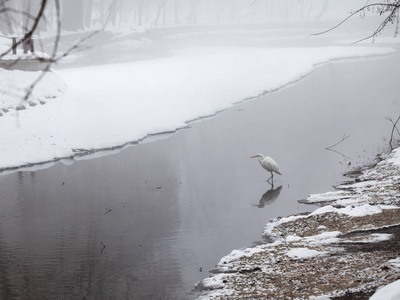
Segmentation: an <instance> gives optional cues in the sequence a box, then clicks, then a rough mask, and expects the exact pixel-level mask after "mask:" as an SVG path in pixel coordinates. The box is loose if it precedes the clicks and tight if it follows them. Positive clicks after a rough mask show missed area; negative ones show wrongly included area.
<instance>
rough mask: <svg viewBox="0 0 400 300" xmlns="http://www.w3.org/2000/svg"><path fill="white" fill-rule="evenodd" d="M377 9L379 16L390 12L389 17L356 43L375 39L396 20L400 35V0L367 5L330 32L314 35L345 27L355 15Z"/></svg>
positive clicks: (396, 31) (396, 32) (318, 33)
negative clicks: (399, 13)
mask: <svg viewBox="0 0 400 300" xmlns="http://www.w3.org/2000/svg"><path fill="white" fill-rule="evenodd" d="M375 8H376V9H377V13H378V14H379V15H382V14H384V13H386V12H390V13H389V15H388V16H387V17H386V18H385V19H384V20H383V21H382V23H381V24H380V25H379V26H378V28H377V29H376V30H375V31H374V32H373V33H372V34H371V35H369V36H367V37H365V38H363V39H361V40H359V41H357V42H355V43H358V42H361V41H364V40H367V39H370V38H374V37H376V36H377V35H378V34H380V33H381V32H382V31H383V29H384V28H385V27H386V26H387V25H388V24H389V23H394V21H395V20H396V30H395V35H397V34H398V27H399V23H398V22H399V15H398V12H399V9H400V0H396V2H395V3H382V2H381V3H372V4H368V5H365V6H363V7H361V8H360V9H358V10H356V11H355V12H352V13H351V14H350V15H349V16H348V17H346V18H345V19H344V20H343V21H341V22H339V23H338V24H337V25H335V26H333V27H331V28H330V29H328V30H325V31H321V32H317V33H313V34H312V35H321V34H325V33H328V32H330V31H332V30H334V29H336V28H338V27H339V26H341V25H343V24H344V23H345V22H347V21H348V20H349V19H350V18H352V17H354V16H355V15H357V14H359V13H363V12H365V11H366V10H370V9H375Z"/></svg>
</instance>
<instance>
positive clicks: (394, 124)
mask: <svg viewBox="0 0 400 300" xmlns="http://www.w3.org/2000/svg"><path fill="white" fill-rule="evenodd" d="M385 119H386V120H388V121H390V122H391V123H392V124H393V127H392V132H391V134H390V141H389V146H390V149H391V150H393V146H392V142H393V133H394V131H395V130H396V131H397V134H398V135H399V136H400V131H399V129H398V128H397V123H398V122H399V121H400V116H399V117H398V118H397V120H396V122H393V120H392V118H390V117H386V118H385Z"/></svg>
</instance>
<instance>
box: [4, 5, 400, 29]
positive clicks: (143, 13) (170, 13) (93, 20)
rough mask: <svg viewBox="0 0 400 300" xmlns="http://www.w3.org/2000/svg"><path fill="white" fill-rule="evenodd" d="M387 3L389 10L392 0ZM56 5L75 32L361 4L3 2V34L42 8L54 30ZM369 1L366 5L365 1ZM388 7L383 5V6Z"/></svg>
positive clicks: (43, 25)
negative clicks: (57, 3)
mask: <svg viewBox="0 0 400 300" xmlns="http://www.w3.org/2000/svg"><path fill="white" fill-rule="evenodd" d="M385 1H386V2H387V4H386V8H388V9H390V8H391V7H390V5H391V4H392V2H397V1H390V0H385ZM56 2H59V6H60V13H61V21H62V22H61V27H62V29H63V30H68V31H77V30H83V29H93V28H98V27H99V26H100V27H101V26H104V25H105V24H106V25H107V26H113V27H129V28H134V27H136V26H147V27H154V26H171V25H182V24H198V23H208V24H219V23H236V22H243V21H257V20H280V21H284V20H288V19H293V18H297V19H302V18H303V19H306V18H313V19H315V18H319V17H321V15H323V14H324V13H326V12H329V11H331V10H334V9H335V8H341V9H342V11H344V12H347V11H348V7H349V5H350V6H351V4H349V3H350V2H352V5H353V6H354V3H355V2H360V3H361V2H363V1H361V0H357V1H354V0H352V1H350V2H349V1H348V0H0V33H1V34H3V35H10V34H22V33H23V32H26V31H27V30H28V27H29V26H30V25H32V23H33V22H34V20H35V17H36V16H37V13H38V11H39V10H40V7H42V6H43V4H45V10H44V13H43V15H41V21H40V23H39V24H38V27H37V30H38V31H46V30H51V29H53V28H55V27H56ZM364 2H365V1H364ZM383 7H384V6H383Z"/></svg>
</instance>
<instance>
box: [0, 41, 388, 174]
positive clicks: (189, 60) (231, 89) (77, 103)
mask: <svg viewBox="0 0 400 300" xmlns="http://www.w3.org/2000/svg"><path fill="white" fill-rule="evenodd" d="M394 51H395V50H393V49H392V48H380V47H320V48H317V47H315V48H256V47H220V48H217V47H215V48H196V49H187V50H181V51H177V52H175V53H174V55H172V56H170V57H166V58H160V59H152V60H146V61H138V62H132V63H124V64H113V65H103V66H96V67H86V68H76V69H68V70H63V71H59V72H57V74H54V73H50V74H47V75H46V77H45V80H44V81H43V83H42V84H41V86H39V87H38V88H37V89H36V90H35V93H36V94H34V95H33V96H32V99H31V101H32V102H34V104H36V103H37V102H39V103H41V101H39V100H38V99H40V97H41V95H39V94H42V95H47V94H48V95H52V96H51V98H52V97H53V96H57V98H56V99H52V100H51V101H47V102H46V104H45V105H36V106H35V107H28V106H27V108H28V109H26V110H22V111H19V112H18V113H17V112H15V111H14V110H13V108H15V106H16V105H12V104H10V103H12V102H13V103H18V100H19V97H20V96H21V89H18V88H12V87H11V86H10V82H13V83H15V82H17V81H16V80H15V78H24V75H22V74H21V73H17V72H18V71H0V93H2V94H1V98H2V100H1V102H0V105H4V106H3V107H0V108H8V109H11V111H9V112H7V113H5V114H3V116H1V117H0V127H1V128H4V129H6V130H3V131H2V144H1V147H0V169H6V168H13V167H18V166H29V165H31V164H34V163H43V162H49V161H57V160H59V159H62V158H73V157H74V156H75V155H76V154H77V153H82V151H83V152H86V151H87V152H93V151H96V150H102V149H111V148H115V147H118V146H123V145H126V144H127V143H130V142H135V141H139V140H141V139H143V138H145V137H146V136H148V135H150V134H157V133H163V132H171V131H175V130H177V129H179V128H183V127H185V126H187V122H189V121H191V120H194V119H197V118H200V117H205V116H209V115H213V114H215V113H217V112H219V111H222V110H224V109H226V108H228V107H230V106H232V105H234V104H236V103H239V102H241V101H244V100H245V99H248V98H251V97H256V96H258V95H260V94H262V93H265V92H271V91H274V90H276V89H278V88H281V87H284V86H285V85H287V84H289V83H291V82H295V81H297V80H299V79H301V78H303V77H304V76H306V75H307V74H309V73H310V72H311V71H312V70H313V69H314V68H315V67H316V66H317V65H319V64H322V63H327V62H329V61H333V60H338V59H344V58H356V57H365V56H377V55H388V54H391V53H393V52H394ZM29 76H32V75H29ZM57 76H58V77H61V78H62V79H64V80H65V82H66V84H67V85H68V88H65V86H64V83H63V80H62V79H60V78H58V77H57ZM24 87H26V81H24V80H22V81H21V88H24ZM11 89H12V90H17V91H19V92H16V93H14V94H13V93H12V92H9V91H10V90H11ZM1 91H3V92H1ZM4 91H6V93H4ZM61 92H63V93H64V94H62V95H60V94H61ZM4 95H7V97H8V95H12V96H11V97H14V98H15V99H18V100H14V101H12V100H11V99H9V98H7V97H5V96H4ZM43 97H46V96H43ZM3 99H5V100H3ZM35 99H36V100H35ZM43 102H45V101H43ZM78 149H79V150H78Z"/></svg>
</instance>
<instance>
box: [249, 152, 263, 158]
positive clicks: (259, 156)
mask: <svg viewBox="0 0 400 300" xmlns="http://www.w3.org/2000/svg"><path fill="white" fill-rule="evenodd" d="M256 157H257V158H263V157H264V155H262V154H261V153H258V154H256V155H253V156H252V157H250V158H256Z"/></svg>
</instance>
